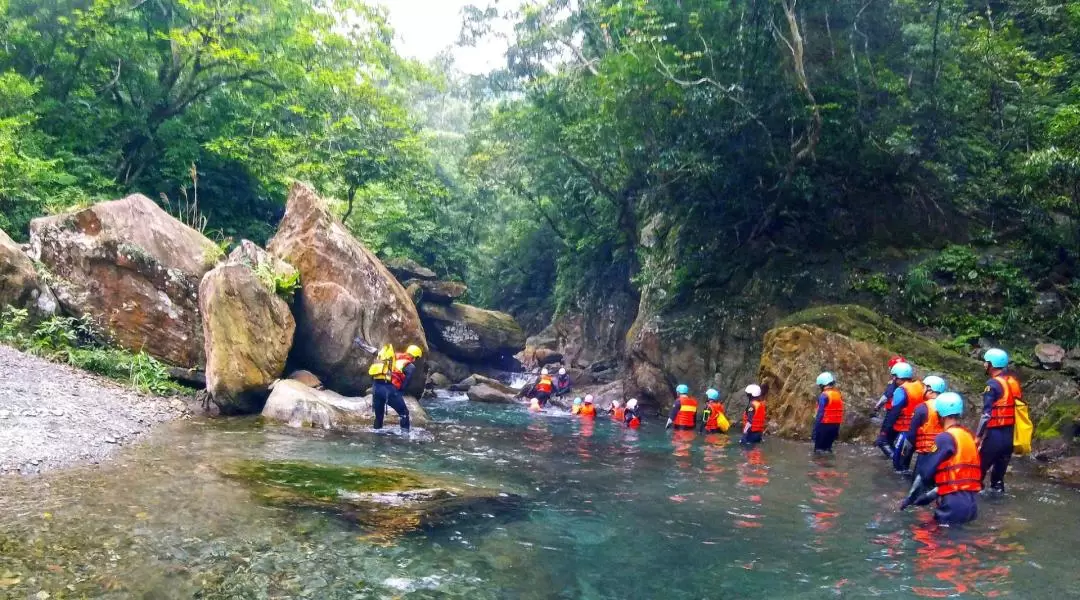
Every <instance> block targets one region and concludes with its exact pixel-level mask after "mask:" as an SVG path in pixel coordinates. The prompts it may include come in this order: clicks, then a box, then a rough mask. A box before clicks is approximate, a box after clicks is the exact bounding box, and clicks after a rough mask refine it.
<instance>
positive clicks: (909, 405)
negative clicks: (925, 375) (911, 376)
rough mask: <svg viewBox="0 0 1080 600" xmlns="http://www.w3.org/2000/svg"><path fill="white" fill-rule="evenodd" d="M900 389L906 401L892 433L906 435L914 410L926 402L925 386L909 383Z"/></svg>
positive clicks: (917, 382)
mask: <svg viewBox="0 0 1080 600" xmlns="http://www.w3.org/2000/svg"><path fill="white" fill-rule="evenodd" d="M900 388H901V389H902V390H904V395H905V396H906V397H907V399H906V400H905V401H904V408H902V409H900V417H899V418H898V419H896V423H894V424H893V431H899V432H900V433H907V430H908V429H911V415H913V414H915V409H916V408H918V407H919V405H920V404H922V403H923V402H926V384H924V383H923V382H921V381H909V382H907V383H905V384H904V385H902V386H900Z"/></svg>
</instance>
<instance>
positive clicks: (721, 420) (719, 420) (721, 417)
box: [716, 413, 731, 433]
mask: <svg viewBox="0 0 1080 600" xmlns="http://www.w3.org/2000/svg"><path fill="white" fill-rule="evenodd" d="M716 426H717V427H719V428H720V431H722V432H724V433H727V430H728V429H731V421H728V420H727V415H725V414H724V413H720V414H718V415H716Z"/></svg>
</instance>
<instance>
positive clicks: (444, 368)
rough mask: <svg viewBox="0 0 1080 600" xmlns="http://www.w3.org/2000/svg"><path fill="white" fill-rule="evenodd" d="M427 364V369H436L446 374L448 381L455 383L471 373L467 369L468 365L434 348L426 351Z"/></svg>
mask: <svg viewBox="0 0 1080 600" xmlns="http://www.w3.org/2000/svg"><path fill="white" fill-rule="evenodd" d="M427 364H428V370H429V371H437V372H439V373H442V374H443V375H446V377H447V378H448V379H449V380H450V383H457V382H459V381H461V380H463V379H465V378H466V377H468V376H469V375H471V374H472V370H471V369H469V366H468V365H466V364H465V363H463V362H460V361H457V360H454V359H452V358H450V357H449V356H447V355H445V354H443V353H442V352H439V351H438V350H435V349H432V350H429V351H428V353H427Z"/></svg>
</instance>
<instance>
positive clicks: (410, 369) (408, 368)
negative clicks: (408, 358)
mask: <svg viewBox="0 0 1080 600" xmlns="http://www.w3.org/2000/svg"><path fill="white" fill-rule="evenodd" d="M415 371H416V365H414V364H413V363H409V364H407V365H405V368H404V369H402V370H401V372H402V373H404V374H405V379H404V380H403V381H402V382H401V391H403V392H404V391H405V390H407V389H409V382H411V381H412V376H413V373H414V372H415Z"/></svg>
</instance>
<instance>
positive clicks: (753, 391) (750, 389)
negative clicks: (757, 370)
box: [746, 383, 761, 398]
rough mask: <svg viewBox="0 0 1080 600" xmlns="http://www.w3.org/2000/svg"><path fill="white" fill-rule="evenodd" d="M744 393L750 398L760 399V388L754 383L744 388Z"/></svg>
mask: <svg viewBox="0 0 1080 600" xmlns="http://www.w3.org/2000/svg"><path fill="white" fill-rule="evenodd" d="M746 393H747V394H750V397H751V398H760V397H761V387H759V386H758V385H757V384H756V383H751V384H750V385H748V386H746Z"/></svg>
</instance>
